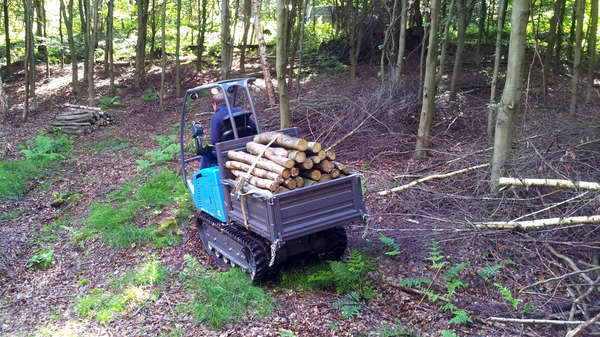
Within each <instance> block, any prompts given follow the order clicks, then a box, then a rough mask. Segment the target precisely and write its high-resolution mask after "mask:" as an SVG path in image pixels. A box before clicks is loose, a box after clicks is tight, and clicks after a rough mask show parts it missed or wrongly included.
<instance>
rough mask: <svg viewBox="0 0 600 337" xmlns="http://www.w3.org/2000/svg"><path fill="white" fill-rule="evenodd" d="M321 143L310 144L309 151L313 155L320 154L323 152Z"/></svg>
mask: <svg viewBox="0 0 600 337" xmlns="http://www.w3.org/2000/svg"><path fill="white" fill-rule="evenodd" d="M322 148H323V147H322V146H321V143H319V142H308V151H310V152H312V153H319V151H321V150H322Z"/></svg>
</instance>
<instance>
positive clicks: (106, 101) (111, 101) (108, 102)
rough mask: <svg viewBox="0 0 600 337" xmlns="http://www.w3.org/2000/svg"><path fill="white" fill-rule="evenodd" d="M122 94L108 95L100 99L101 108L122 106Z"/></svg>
mask: <svg viewBox="0 0 600 337" xmlns="http://www.w3.org/2000/svg"><path fill="white" fill-rule="evenodd" d="M120 98H121V96H112V97H111V96H106V97H102V100H101V101H100V109H102V110H106V109H109V108H113V107H118V106H121V101H120Z"/></svg>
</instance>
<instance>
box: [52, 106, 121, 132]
mask: <svg viewBox="0 0 600 337" xmlns="http://www.w3.org/2000/svg"><path fill="white" fill-rule="evenodd" d="M113 122H114V119H113V117H112V116H111V115H110V114H109V113H108V112H106V111H102V110H101V109H100V108H96V107H90V106H83V105H71V104H68V105H66V109H65V110H63V111H61V112H59V113H58V114H57V115H56V119H55V120H54V123H52V126H53V127H57V128H60V131H62V132H65V133H71V134H87V133H90V132H92V131H93V130H95V129H97V128H98V127H99V126H106V125H109V124H112V123H113Z"/></svg>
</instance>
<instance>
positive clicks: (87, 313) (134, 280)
mask: <svg viewBox="0 0 600 337" xmlns="http://www.w3.org/2000/svg"><path fill="white" fill-rule="evenodd" d="M168 276H169V270H168V269H167V268H166V267H164V266H162V265H161V264H160V263H159V262H157V261H156V258H155V257H154V256H151V257H150V258H149V260H148V262H146V263H144V264H143V265H141V266H140V267H138V268H137V269H135V270H131V271H128V272H126V273H125V275H123V276H121V277H118V278H115V279H114V280H113V281H112V282H111V286H112V288H113V290H112V291H109V290H104V289H101V288H96V289H93V290H91V291H89V292H88V294H86V295H83V296H78V297H77V298H75V301H74V310H75V313H76V314H77V315H78V316H80V317H83V318H94V319H96V320H97V321H100V322H110V321H112V320H113V319H114V318H115V317H116V316H118V315H119V314H120V313H121V312H123V311H125V310H127V309H128V308H129V309H132V308H134V307H137V306H139V305H141V304H143V303H144V302H148V301H155V300H156V298H157V293H156V292H152V291H151V289H152V287H153V286H154V285H156V284H158V283H160V282H163V281H165V280H166V279H167V278H168ZM80 282H81V281H80Z"/></svg>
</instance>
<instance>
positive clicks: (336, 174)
mask: <svg viewBox="0 0 600 337" xmlns="http://www.w3.org/2000/svg"><path fill="white" fill-rule="evenodd" d="M329 174H331V179H335V178H338V177H339V176H340V170H338V169H333V170H331V173H329Z"/></svg>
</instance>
